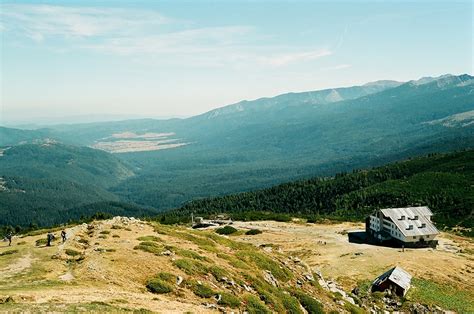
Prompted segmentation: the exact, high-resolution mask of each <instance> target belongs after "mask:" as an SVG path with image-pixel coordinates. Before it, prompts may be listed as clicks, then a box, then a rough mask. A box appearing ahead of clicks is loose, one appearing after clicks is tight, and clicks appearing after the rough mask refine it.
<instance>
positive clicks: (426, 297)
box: [408, 278, 474, 313]
mask: <svg viewBox="0 0 474 314" xmlns="http://www.w3.org/2000/svg"><path fill="white" fill-rule="evenodd" d="M471 288H472V287H471ZM408 298H409V299H410V300H413V301H416V302H420V303H426V304H429V305H438V306H440V307H441V308H443V309H446V310H454V311H456V312H458V313H474V292H472V290H459V289H457V288H455V287H452V286H449V285H446V284H439V283H436V282H433V281H429V280H425V279H418V278H413V279H412V288H411V289H410V290H408Z"/></svg>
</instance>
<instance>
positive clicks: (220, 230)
mask: <svg viewBox="0 0 474 314" xmlns="http://www.w3.org/2000/svg"><path fill="white" fill-rule="evenodd" d="M237 231H238V230H237V229H235V228H234V227H232V226H225V227H222V228H217V229H216V233H218V234H232V233H236V232H237Z"/></svg>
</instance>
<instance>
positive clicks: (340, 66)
mask: <svg viewBox="0 0 474 314" xmlns="http://www.w3.org/2000/svg"><path fill="white" fill-rule="evenodd" d="M350 67H352V65H351V64H338V65H335V66H332V67H327V68H326V70H343V69H347V68H350Z"/></svg>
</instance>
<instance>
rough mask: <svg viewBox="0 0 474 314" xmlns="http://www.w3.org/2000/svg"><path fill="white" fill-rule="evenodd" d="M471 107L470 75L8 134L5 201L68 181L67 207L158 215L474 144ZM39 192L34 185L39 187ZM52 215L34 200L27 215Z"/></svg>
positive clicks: (1, 194) (7, 206) (4, 133)
mask: <svg viewBox="0 0 474 314" xmlns="http://www.w3.org/2000/svg"><path fill="white" fill-rule="evenodd" d="M473 110H474V77H472V76H470V75H467V74H464V75H459V76H455V75H444V76H441V77H437V78H422V79H419V80H415V81H409V82H396V81H378V82H373V83H368V84H365V85H362V86H354V87H346V88H334V89H326V90H320V91H311V92H302V93H288V94H284V95H280V96H276V97H271V98H260V99H257V100H253V101H241V102H239V103H236V104H231V105H229V106H225V107H222V108H218V109H215V110H212V111H210V112H207V113H204V114H202V115H198V116H194V117H191V118H187V119H169V120H155V119H139V120H126V121H111V122H103V123H86V124H63V125H52V126H47V127H45V128H40V129H34V130H20V129H12V128H5V127H3V128H0V147H1V152H2V153H1V155H2V156H0V169H1V172H0V176H1V177H2V180H3V181H2V182H3V183H2V186H4V187H5V188H4V189H3V190H2V191H0V203H1V204H3V208H4V210H6V211H7V212H10V213H12V214H13V211H14V210H15V209H14V207H15V205H12V204H13V203H12V202H10V201H9V202H7V201H5V200H6V199H8V198H9V197H10V196H11V195H8V193H11V191H12V190H14V189H13V188H12V187H13V186H14V185H15V184H16V183H14V182H26V181H28V180H29V181H28V182H33V181H34V180H46V181H48V182H50V181H54V180H63V181H62V182H70V183H74V184H77V187H78V188H77V190H78V191H79V190H81V189H82V190H81V191H82V192H80V193H79V195H81V196H79V197H78V198H80V199H81V201H80V202H79V201H78V200H77V198H76V200H75V201H74V202H72V203H74V204H72V203H71V202H69V201H68V200H67V197H66V198H65V199H63V200H59V199H61V197H59V198H58V200H57V202H58V204H55V205H54V206H52V205H51V206H52V207H54V208H57V209H58V210H59V209H60V210H64V211H67V210H72V209H73V208H77V206H88V205H90V206H91V208H92V207H94V206H93V205H92V204H97V203H98V202H117V203H114V204H119V203H120V204H132V205H130V206H141V207H137V208H146V210H145V211H147V212H149V211H151V212H158V211H162V210H165V209H170V208H175V207H179V206H181V205H183V204H185V203H186V202H188V201H190V200H195V199H201V198H206V197H212V196H218V195H225V194H229V193H235V192H244V191H250V190H254V189H260V188H265V187H270V186H272V185H275V184H279V183H282V182H288V181H291V180H297V179H304V178H310V177H313V176H322V177H324V176H333V175H334V174H336V173H340V172H346V171H352V170H353V169H358V168H366V167H374V166H380V165H383V164H386V163H389V162H393V161H397V160H401V159H405V158H409V157H414V156H418V155H422V154H428V153H433V152H448V151H453V150H460V149H466V148H472V147H473V146H474V123H473V121H474V115H473ZM85 146H87V147H90V148H84V147H85ZM59 151H60V152H61V153H59ZM103 151H106V152H103ZM13 154H16V155H13ZM38 154H39V155H40V156H41V154H46V155H47V156H48V157H47V158H44V159H41V158H37V157H36V156H37V155H38ZM56 155H60V156H62V158H59V159H58V158H55V156H56ZM15 156H16V157H15ZM71 160H74V162H72V163H71V164H70V163H69V162H70V161H71ZM38 169H41V170H38ZM32 180H33V181H32ZM42 184H44V182H43V183H41V182H36V181H35V182H34V183H31V184H30V183H29V186H30V188H31V189H34V190H38V191H40V190H41V189H42V188H41V186H42ZM60 185H61V186H67V184H64V183H61V184H60ZM79 186H80V188H79ZM86 188H88V189H92V190H94V191H100V192H98V193H99V194H100V195H101V197H87V196H86V195H89V194H90V195H95V194H94V193H90V192H87V190H84V189H86ZM15 189H17V190H23V191H25V192H24V193H23V195H28V194H29V190H28V189H27V188H25V187H16V188H15ZM6 191H10V192H6ZM67 193H68V194H71V195H72V194H74V193H72V192H71V191H68V192H67ZM58 194H59V195H64V194H65V192H58ZM96 194H97V193H96ZM32 200H34V198H32ZM51 202H52V203H54V202H56V200H55V198H51ZM56 205H57V206H56ZM120 206H121V205H120ZM124 206H125V205H124ZM127 206H128V205H127ZM20 207H21V206H20ZM45 207H47V206H46V205H42V206H41V207H35V205H34V204H32V203H31V202H30V204H29V205H28V206H26V205H25V207H24V211H25V212H28V211H35V213H37V212H40V211H42V210H45ZM94 208H95V207H94ZM133 208H135V207H133ZM36 216H37V217H42V215H36ZM73 216H74V215H72V216H68V217H73ZM76 216H77V215H76ZM74 217H75V216H74ZM2 219H4V220H3V221H2V220H0V224H2V223H5V222H6V220H5V218H2ZM27 220H28V218H25V221H21V222H18V223H21V224H24V223H25V222H26V221H27ZM48 221H49V220H48ZM55 221H56V220H55ZM37 222H38V223H40V224H41V223H43V222H44V221H43V220H42V219H39V220H38V221H37Z"/></svg>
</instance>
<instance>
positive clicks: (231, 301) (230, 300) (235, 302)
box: [217, 292, 240, 308]
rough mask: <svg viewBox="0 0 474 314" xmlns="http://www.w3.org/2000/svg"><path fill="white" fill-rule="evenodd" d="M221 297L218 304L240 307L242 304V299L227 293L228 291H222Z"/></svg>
mask: <svg viewBox="0 0 474 314" xmlns="http://www.w3.org/2000/svg"><path fill="white" fill-rule="evenodd" d="M220 295H221V299H220V300H219V302H217V304H219V305H223V306H228V307H230V308H238V307H239V306H240V299H239V298H237V297H236V296H235V295H233V294H230V293H227V292H222V293H220Z"/></svg>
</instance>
